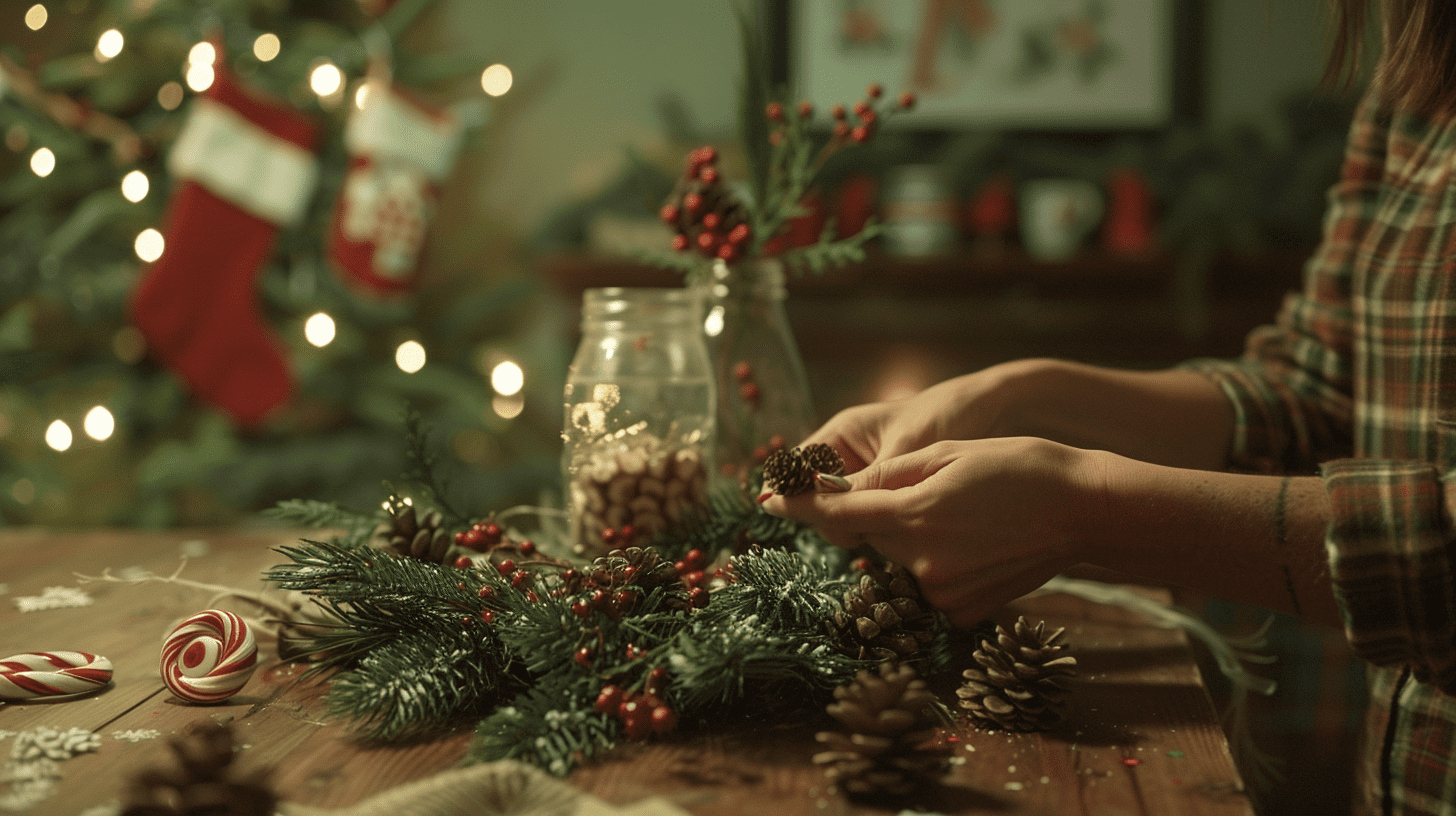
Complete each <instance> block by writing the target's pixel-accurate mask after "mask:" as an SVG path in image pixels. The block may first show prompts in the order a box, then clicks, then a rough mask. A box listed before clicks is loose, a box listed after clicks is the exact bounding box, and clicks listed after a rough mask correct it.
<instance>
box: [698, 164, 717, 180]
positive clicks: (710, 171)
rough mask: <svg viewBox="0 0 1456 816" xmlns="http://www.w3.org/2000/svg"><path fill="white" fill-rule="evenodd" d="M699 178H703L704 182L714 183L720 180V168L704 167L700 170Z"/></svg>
mask: <svg viewBox="0 0 1456 816" xmlns="http://www.w3.org/2000/svg"><path fill="white" fill-rule="evenodd" d="M698 178H700V179H702V180H703V183H704V184H712V183H713V182H715V181H717V180H718V168H716V167H704V168H703V169H702V170H699V171H698Z"/></svg>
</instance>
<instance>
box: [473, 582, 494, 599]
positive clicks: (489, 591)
mask: <svg viewBox="0 0 1456 816" xmlns="http://www.w3.org/2000/svg"><path fill="white" fill-rule="evenodd" d="M475 594H477V595H479V596H480V597H482V598H484V599H485V600H487V601H489V600H491V599H493V598H495V587H493V586H490V585H489V584H487V585H485V586H483V587H481V588H480V591H479V592H477V593H475Z"/></svg>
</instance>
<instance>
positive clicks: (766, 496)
mask: <svg viewBox="0 0 1456 816" xmlns="http://www.w3.org/2000/svg"><path fill="white" fill-rule="evenodd" d="M773 494H774V493H773V491H772V490H765V491H763V492H762V493H760V494H758V503H759V504H763V503H764V502H766V501H768V499H769V497H770V496H772V495H773Z"/></svg>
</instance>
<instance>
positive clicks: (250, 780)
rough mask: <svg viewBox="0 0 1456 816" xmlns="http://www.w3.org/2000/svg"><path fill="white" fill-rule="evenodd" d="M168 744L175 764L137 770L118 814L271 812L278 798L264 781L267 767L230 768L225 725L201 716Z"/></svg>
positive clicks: (268, 815)
mask: <svg viewBox="0 0 1456 816" xmlns="http://www.w3.org/2000/svg"><path fill="white" fill-rule="evenodd" d="M171 745H172V752H173V753H174V754H176V756H177V766H176V767H174V768H169V769H161V768H152V769H149V770H145V771H142V772H141V773H140V774H138V775H137V776H136V777H135V778H134V779H133V780H132V785H131V788H130V789H129V791H128V794H127V803H126V805H125V807H124V808H123V809H122V811H121V816H273V813H274V807H275V806H276V805H277V803H278V797H277V796H276V795H275V794H274V793H273V791H272V790H271V789H270V788H269V787H268V785H267V784H266V778H267V772H266V771H258V772H253V773H249V774H244V775H237V774H234V773H233V772H232V769H231V767H230V766H231V765H232V761H233V734H232V730H231V729H229V728H228V727H227V726H225V725H218V724H217V723H214V722H211V721H207V720H203V721H201V722H199V723H196V724H195V725H194V726H193V727H192V728H191V729H190V730H189V731H188V733H187V734H185V735H182V736H179V737H173V738H172V741H171Z"/></svg>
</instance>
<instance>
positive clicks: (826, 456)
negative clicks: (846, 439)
mask: <svg viewBox="0 0 1456 816" xmlns="http://www.w3.org/2000/svg"><path fill="white" fill-rule="evenodd" d="M799 455H800V456H803V457H804V463H805V464H807V465H808V466H809V470H810V471H812V472H814V473H828V474H830V475H833V476H843V475H844V457H843V456H840V455H839V451H837V450H835V449H834V446H832V445H826V444H824V443H823V442H815V443H813V444H812V445H805V446H803V447H802V448H799Z"/></svg>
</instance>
